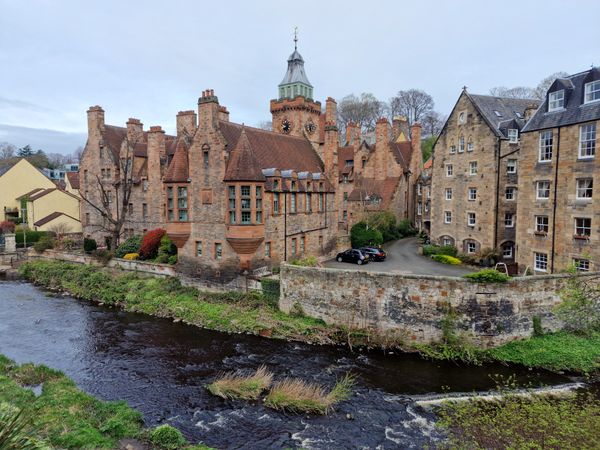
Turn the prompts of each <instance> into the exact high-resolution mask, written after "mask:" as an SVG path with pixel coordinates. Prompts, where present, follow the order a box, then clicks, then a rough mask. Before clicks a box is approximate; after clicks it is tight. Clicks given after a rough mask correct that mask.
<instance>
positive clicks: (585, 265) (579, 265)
mask: <svg viewBox="0 0 600 450" xmlns="http://www.w3.org/2000/svg"><path fill="white" fill-rule="evenodd" d="M590 266H591V262H590V260H589V259H586V258H573V267H575V270H577V271H578V272H589V271H590Z"/></svg>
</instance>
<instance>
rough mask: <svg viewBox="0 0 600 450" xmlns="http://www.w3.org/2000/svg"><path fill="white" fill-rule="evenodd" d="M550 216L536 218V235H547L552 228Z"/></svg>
mask: <svg viewBox="0 0 600 450" xmlns="http://www.w3.org/2000/svg"><path fill="white" fill-rule="evenodd" d="M549 223H550V222H549V221H548V216H535V231H536V233H544V234H547V233H548V230H549V228H550V226H549Z"/></svg>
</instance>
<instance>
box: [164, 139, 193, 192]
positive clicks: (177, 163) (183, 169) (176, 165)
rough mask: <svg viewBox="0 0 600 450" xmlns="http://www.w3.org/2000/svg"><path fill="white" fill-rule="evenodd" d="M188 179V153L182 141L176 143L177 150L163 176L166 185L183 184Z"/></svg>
mask: <svg viewBox="0 0 600 450" xmlns="http://www.w3.org/2000/svg"><path fill="white" fill-rule="evenodd" d="M189 178H190V170H189V162H188V151H187V148H186V145H185V142H184V140H183V139H179V140H178V142H177V149H176V150H175V154H174V155H173V159H172V160H171V164H169V168H168V169H167V173H166V175H165V182H167V183H185V182H187V181H188V179H189Z"/></svg>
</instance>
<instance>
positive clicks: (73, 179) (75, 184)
mask: <svg viewBox="0 0 600 450" xmlns="http://www.w3.org/2000/svg"><path fill="white" fill-rule="evenodd" d="M67 179H68V180H69V184H71V187H72V188H73V189H79V172H67Z"/></svg>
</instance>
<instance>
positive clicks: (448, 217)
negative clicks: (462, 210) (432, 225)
mask: <svg viewBox="0 0 600 450" xmlns="http://www.w3.org/2000/svg"><path fill="white" fill-rule="evenodd" d="M444 223H452V211H444Z"/></svg>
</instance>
